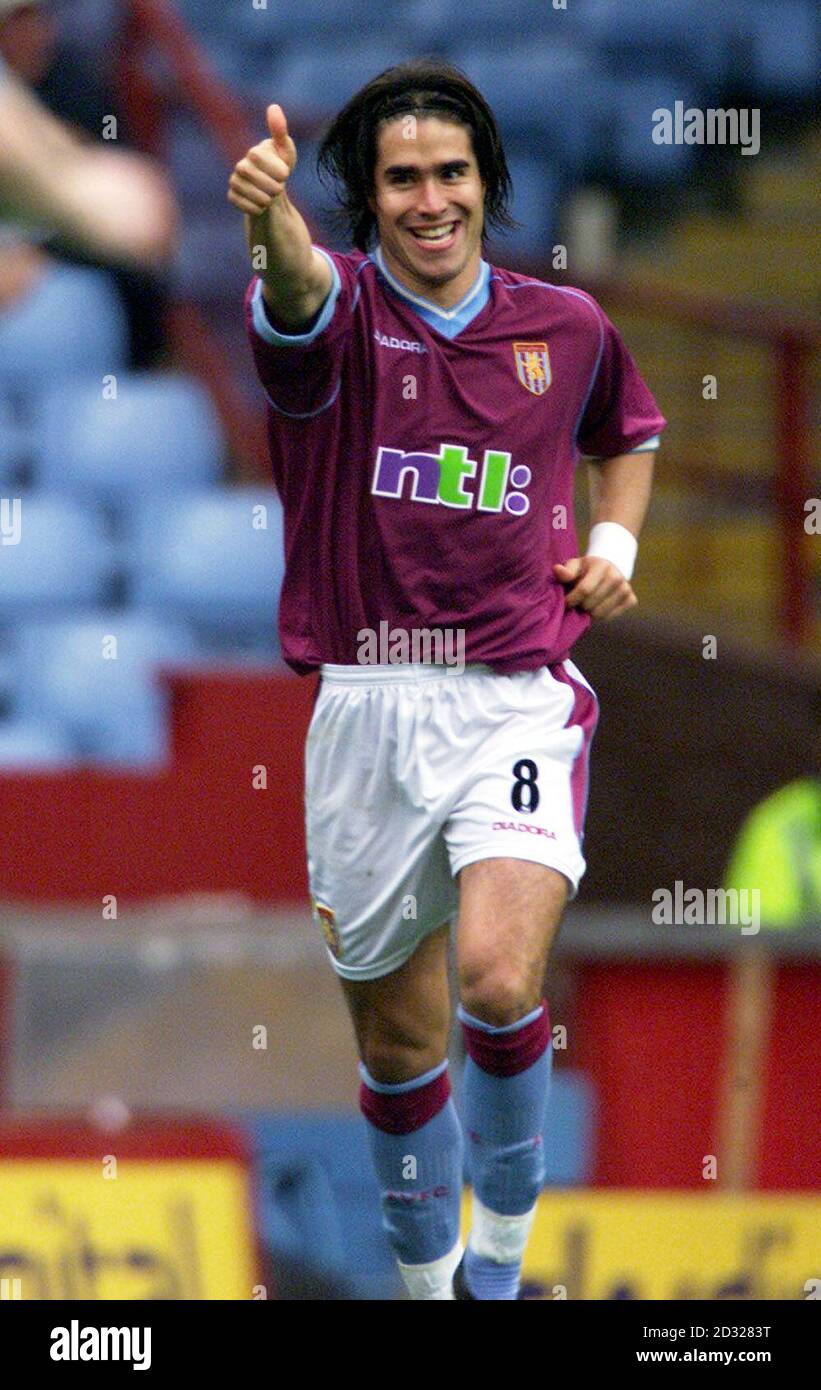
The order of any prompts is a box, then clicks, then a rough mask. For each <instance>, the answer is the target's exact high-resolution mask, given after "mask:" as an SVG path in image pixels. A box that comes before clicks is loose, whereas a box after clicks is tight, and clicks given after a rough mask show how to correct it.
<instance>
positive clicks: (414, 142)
mask: <svg viewBox="0 0 821 1390" xmlns="http://www.w3.org/2000/svg"><path fill="white" fill-rule="evenodd" d="M409 136H410V137H412V138H409ZM368 202H369V205H370V208H371V211H372V212H373V213H374V214H375V216H376V220H377V227H378V233H379V242H380V245H381V247H382V253H383V255H384V257H385V264H386V265H387V268H388V270H389V271H390V272H391V274H393V275H395V276H396V278H397V279H398V280H400V281H401V282H402V284H403V285H406V286H407V288H408V289H410V290H413V291H414V292H415V293H416V294H419V295H422V296H424V297H425V298H426V299H431V300H433V301H434V303H436V304H440V305H441V306H442V307H443V308H445V309H447V308H450V307H451V306H452V305H454V304H457V303H458V302H459V300H460V299H461V298H462V297H463V296H464V295H465V294H466V293H467V291H468V290H469V289H470V287H471V285H472V284H473V282H474V280H475V279H476V276H477V275H478V273H479V263H480V261H481V259H482V226H483V223H484V202H485V187H484V184H483V183H482V179H481V177H480V174H479V166H478V164H477V162H476V156H475V155H474V153H473V146H472V143H471V137H470V131H469V130H468V128H467V127H466V126H463V125H459V124H457V123H456V122H454V121H448V120H440V119H439V118H438V117H435V116H429V117H428V116H426V117H423V118H419V119H414V118H411V117H407V116H398V117H396V118H395V119H394V120H392V121H388V122H386V123H385V124H384V125H383V126H382V128H381V130H380V132H379V137H378V141H377V152H376V168H375V170H374V194H373V196H372V197H371V198H369V200H368Z"/></svg>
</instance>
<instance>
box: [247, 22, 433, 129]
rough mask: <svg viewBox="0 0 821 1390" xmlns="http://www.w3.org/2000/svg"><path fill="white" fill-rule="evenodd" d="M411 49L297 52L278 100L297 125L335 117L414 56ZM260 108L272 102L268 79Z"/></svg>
mask: <svg viewBox="0 0 821 1390" xmlns="http://www.w3.org/2000/svg"><path fill="white" fill-rule="evenodd" d="M414 51H415V50H414V48H413V47H412V46H411V45H403V44H402V43H401V42H399V43H397V41H396V40H394V41H393V42H392V43H383V42H382V41H380V42H379V43H358V44H357V45H356V46H355V47H352V46H351V44H350V43H348V44H346V45H345V46H344V47H343V46H340V45H339V44H334V45H332V46H328V47H317V46H315V45H311V47H310V48H305V49H302V50H299V51H295V52H294V53H293V54H292V55H291V56H290V57H289V58H288V60H287V61H286V62H284V63H283V65H282V68H281V70H280V71H279V73H278V77H277V85H276V100H277V101H278V102H280V103H281V105H282V107H283V109H284V110H285V112H286V113H287V114H289V115H290V117H291V118H292V119H293V120H294V121H295V122H296V121H298V120H299V119H300V118H301V119H304V120H310V119H317V118H320V117H322V118H325V117H328V116H330V115H335V114H336V112H337V111H338V110H339V109H340V107H342V106H344V105H345V103H346V102H347V101H348V100H349V99H350V98H351V97H352V96H353V95H354V93H355V92H357V91H358V90H359V88H360V87H363V86H364V85H365V83H366V82H369V81H370V80H371V78H372V77H376V76H377V75H378V74H379V73H380V72H382V71H383V70H384V69H385V68H389V67H393V65H394V64H396V63H401V62H402V61H403V59H405V58H410V57H412V56H414ZM255 91H256V97H257V100H258V101H259V103H260V105H261V106H263V109H264V106H265V105H266V104H267V103H268V102H269V101H271V99H272V98H271V91H272V87H271V82H270V80H268V79H267V78H266V79H265V80H264V81H263V82H262V83H260V84H259V85H258V87H257V88H256V89H255Z"/></svg>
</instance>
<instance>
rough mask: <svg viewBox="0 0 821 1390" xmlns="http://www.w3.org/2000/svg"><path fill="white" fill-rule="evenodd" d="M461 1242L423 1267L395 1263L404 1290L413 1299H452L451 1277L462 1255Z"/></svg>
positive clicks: (462, 1247) (399, 1262)
mask: <svg viewBox="0 0 821 1390" xmlns="http://www.w3.org/2000/svg"><path fill="white" fill-rule="evenodd" d="M464 1253H465V1252H464V1246H463V1245H462V1242H461V1240H460V1241H458V1242H457V1244H456V1245H454V1247H453V1249H452V1250H449V1251H448V1253H447V1255H442V1256H441V1257H440V1259H438V1260H429V1261H428V1263H427V1264H424V1265H403V1263H402V1261H401V1260H397V1261H396V1263H397V1264H398V1266H399V1273H400V1274H401V1275H402V1278H403V1280H404V1281H405V1288H406V1289H407V1291H408V1293H409V1294H410V1296H411V1298H413V1299H440V1300H444V1299H452V1298H453V1276H454V1273H455V1272H456V1266H457V1265H458V1263H459V1261H460V1260H461V1258H462V1256H463V1254H464Z"/></svg>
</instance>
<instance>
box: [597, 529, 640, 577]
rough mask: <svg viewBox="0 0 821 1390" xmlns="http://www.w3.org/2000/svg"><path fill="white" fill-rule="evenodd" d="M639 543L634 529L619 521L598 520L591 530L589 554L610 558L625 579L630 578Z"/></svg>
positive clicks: (603, 558)
mask: <svg viewBox="0 0 821 1390" xmlns="http://www.w3.org/2000/svg"><path fill="white" fill-rule="evenodd" d="M638 548H639V543H638V541H637V540H636V538H635V536H634V535H633V533H632V531H628V529H627V527H626V526H620V525H619V523H618V522H617V521H598V522H597V523H596V525H595V526H594V527H593V529H592V531H591V532H590V539H589V541H588V542H587V554H588V555H598V556H599V557H600V558H601V559H602V560H609V561H610V563H611V565H615V566H616V569H617V570H621V572H622V574H623V575H624V577H625V579H630V578H631V576H632V574H633V566H634V565H635V563H636V555H637V554H638Z"/></svg>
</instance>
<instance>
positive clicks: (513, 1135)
mask: <svg viewBox="0 0 821 1390" xmlns="http://www.w3.org/2000/svg"><path fill="white" fill-rule="evenodd" d="M458 1016H459V1019H460V1021H461V1023H462V1028H463V1031H464V1036H465V1045H466V1048H467V1053H468V1057H467V1061H466V1063H465V1070H464V1087H463V1103H462V1112H463V1121H464V1129H465V1134H466V1136H467V1140H468V1146H469V1162H470V1172H471V1178H472V1183H473V1222H472V1227H471V1232H470V1238H469V1240H468V1245H467V1249H466V1250H464V1251H463V1249H462V1245H461V1242H460V1239H459V1215H460V1206H461V1196H462V1174H463V1166H462V1165H463V1139H462V1127H461V1125H460V1123H459V1118H458V1116H457V1113H456V1109H455V1106H454V1104H453V1098H452V1096H451V1090H450V1080H449V1077H448V1064H447V1061H444V1062H442V1063H440V1065H439V1066H437V1067H434V1068H433V1069H432V1070H431V1071H428V1072H425V1074H424V1075H422V1076H418V1077H415V1078H414V1079H413V1080H411V1081H403V1082H398V1083H395V1084H391V1085H389V1084H386V1083H384V1082H379V1081H375V1080H374V1078H373V1077H372V1076H370V1075H369V1073H368V1071H367V1069H366V1068H365V1066H364V1065H362V1064H360V1068H359V1070H360V1074H361V1076H362V1087H361V1090H360V1108H361V1110H362V1113H363V1114H364V1116H365V1119H366V1120H367V1122H368V1135H369V1140H370V1146H371V1153H372V1157H373V1162H374V1167H375V1169H376V1174H377V1178H378V1180H379V1186H380V1193H381V1199H382V1210H383V1218H384V1224H385V1229H386V1231H387V1233H388V1238H389V1240H390V1242H391V1245H392V1246H393V1249H394V1252H395V1254H396V1256H397V1260H398V1263H399V1269H400V1272H401V1274H402V1278H403V1280H404V1282H405V1285H406V1287H407V1289H408V1292H409V1293H410V1296H411V1298H413V1299H442V1300H444V1299H452V1298H453V1297H454V1293H453V1275H454V1273H455V1271H456V1268H457V1266H458V1265H459V1264H460V1262H461V1261H462V1257H463V1255H464V1261H463V1264H462V1271H461V1278H462V1280H463V1282H464V1284H466V1286H467V1290H468V1294H469V1296H471V1297H473V1298H475V1299H515V1298H516V1297H517V1295H518V1290H519V1281H520V1277H521V1268H522V1259H523V1257H524V1252H525V1247H526V1245H527V1240H528V1236H529V1234H530V1227H531V1225H532V1222H533V1217H534V1214H535V1208H536V1202H537V1199H538V1196H539V1193H540V1191H541V1189H542V1185H543V1182H544V1147H543V1143H542V1131H543V1128H544V1121H545V1112H546V1109H547V1100H548V1094H549V1089H550V1075H551V1065H552V1055H553V1049H552V1046H551V1038H550V1019H549V1016H548V1010H547V1002H546V1001H543V1002H542V1003H541V1004H540V1005H539V1007H538V1008H537V1009H534V1010H533V1011H532V1012H531V1013H529V1014H527V1015H526V1016H525V1017H524V1018H522V1019H519V1020H518V1021H517V1022H516V1023H511V1024H508V1025H506V1026H504V1027H493V1026H492V1025H490V1024H488V1023H484V1022H483V1021H482V1020H481V1019H478V1018H474V1017H473V1016H472V1015H471V1014H469V1013H467V1011H466V1010H465V1009H464V1008H462V1006H461V1005H460V1007H459V1010H458Z"/></svg>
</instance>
